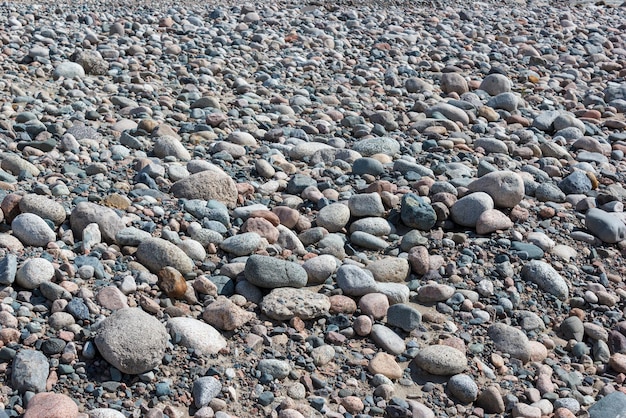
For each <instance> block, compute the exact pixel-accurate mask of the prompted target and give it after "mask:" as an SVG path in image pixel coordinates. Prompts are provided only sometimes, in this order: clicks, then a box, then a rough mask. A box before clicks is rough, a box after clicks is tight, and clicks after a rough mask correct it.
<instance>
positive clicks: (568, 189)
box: [559, 170, 593, 194]
mask: <svg viewBox="0 0 626 418" xmlns="http://www.w3.org/2000/svg"><path fill="white" fill-rule="evenodd" d="M592 187H593V185H592V184H591V180H589V177H587V174H585V173H583V172H582V171H578V170H576V171H574V172H573V173H572V174H570V175H569V176H567V177H565V178H564V179H563V180H561V181H560V182H559V189H561V190H563V193H565V194H585V193H587V192H588V191H589V190H591V188H592Z"/></svg>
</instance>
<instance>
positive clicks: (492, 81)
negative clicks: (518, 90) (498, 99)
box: [479, 73, 512, 96]
mask: <svg viewBox="0 0 626 418" xmlns="http://www.w3.org/2000/svg"><path fill="white" fill-rule="evenodd" d="M511 85H512V83H511V80H509V79H508V78H507V77H506V76H505V75H503V74H498V73H493V74H489V75H488V76H487V77H485V78H484V79H483V81H482V82H481V83H480V87H479V89H481V90H484V91H486V92H487V93H488V94H489V95H490V96H497V95H498V94H501V93H506V92H509V91H511Z"/></svg>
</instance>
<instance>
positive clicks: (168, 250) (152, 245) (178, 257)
mask: <svg viewBox="0 0 626 418" xmlns="http://www.w3.org/2000/svg"><path fill="white" fill-rule="evenodd" d="M135 256H136V257H137V260H138V261H139V262H140V263H141V264H143V265H144V266H146V267H147V268H148V269H149V270H150V271H152V272H154V273H157V272H159V271H161V270H162V269H163V268H165V267H172V268H174V269H176V270H178V271H179V272H180V273H181V274H186V273H189V272H191V271H192V270H193V261H192V260H191V258H189V256H188V255H187V254H185V252H184V251H183V250H181V249H180V248H178V247H177V246H176V245H174V244H172V243H171V242H169V241H166V240H164V239H161V238H152V239H149V240H146V241H143V242H142V243H141V244H139V246H138V247H137V252H136V253H135Z"/></svg>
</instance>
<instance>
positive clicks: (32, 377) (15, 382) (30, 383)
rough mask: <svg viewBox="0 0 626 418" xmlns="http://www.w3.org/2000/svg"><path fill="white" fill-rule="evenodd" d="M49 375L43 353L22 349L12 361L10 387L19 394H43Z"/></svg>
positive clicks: (46, 360)
mask: <svg viewBox="0 0 626 418" xmlns="http://www.w3.org/2000/svg"><path fill="white" fill-rule="evenodd" d="M49 373H50V371H49V365H48V359H47V358H46V356H45V355H44V354H43V353H41V352H40V351H37V350H29V349H22V350H20V351H19V352H18V353H17V355H16V356H15V358H14V359H13V368H12V371H11V386H12V387H13V388H14V389H15V390H17V391H18V392H20V393H24V392H26V391H30V392H35V393H37V392H43V391H45V390H46V380H47V379H48V375H49Z"/></svg>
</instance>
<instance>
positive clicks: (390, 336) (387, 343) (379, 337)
mask: <svg viewBox="0 0 626 418" xmlns="http://www.w3.org/2000/svg"><path fill="white" fill-rule="evenodd" d="M370 336H371V338H372V340H374V342H375V343H376V345H378V346H379V347H380V348H382V349H383V350H385V351H386V352H388V353H389V354H396V355H397V354H401V353H402V352H403V351H404V350H406V344H405V343H404V340H403V339H402V338H401V337H400V336H399V335H398V334H396V333H395V332H393V330H391V329H390V328H387V327H386V326H384V325H380V324H374V325H373V326H372V331H371V333H370Z"/></svg>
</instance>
